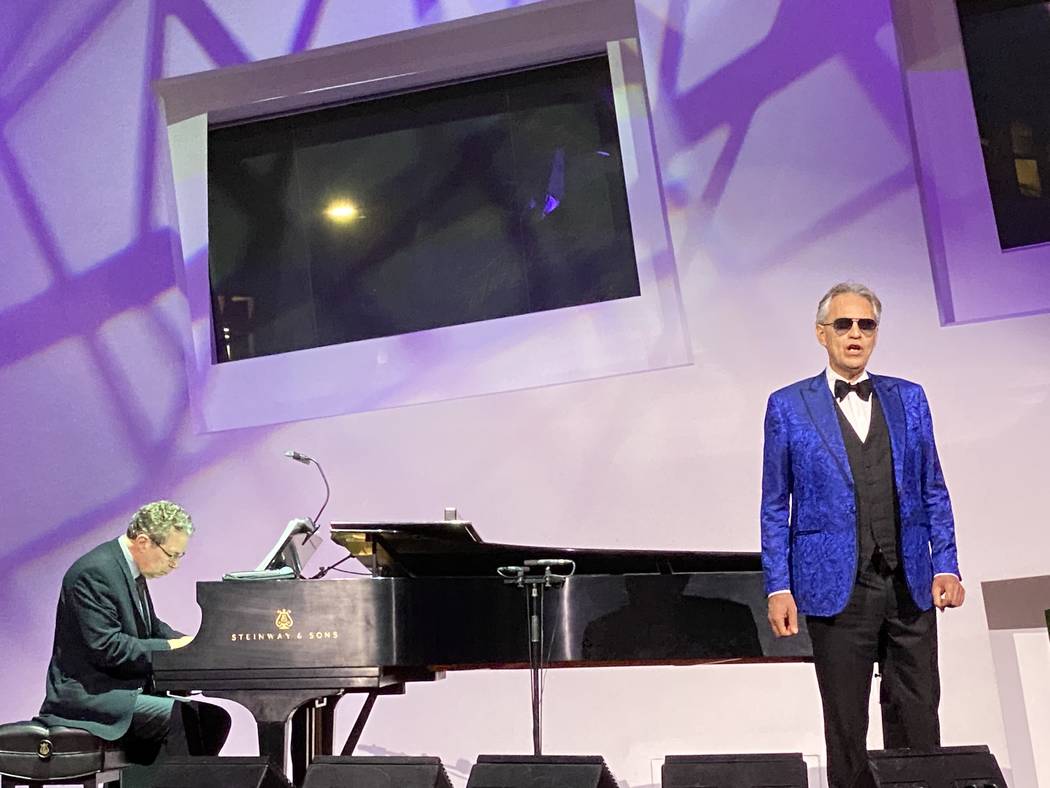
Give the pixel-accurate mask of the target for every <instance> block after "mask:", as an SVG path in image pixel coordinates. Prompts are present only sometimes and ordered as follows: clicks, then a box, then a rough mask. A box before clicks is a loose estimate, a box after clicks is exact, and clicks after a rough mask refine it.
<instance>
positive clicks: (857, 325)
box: [761, 282, 965, 788]
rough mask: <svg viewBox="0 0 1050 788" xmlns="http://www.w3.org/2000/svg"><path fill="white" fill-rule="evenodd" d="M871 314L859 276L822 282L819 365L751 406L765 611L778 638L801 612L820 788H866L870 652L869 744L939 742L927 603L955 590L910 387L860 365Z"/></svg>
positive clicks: (924, 425)
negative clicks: (823, 776) (822, 364)
mask: <svg viewBox="0 0 1050 788" xmlns="http://www.w3.org/2000/svg"><path fill="white" fill-rule="evenodd" d="M881 316H882V304H881V303H880V302H879V299H878V297H877V296H876V295H875V294H874V293H873V292H872V291H871V290H869V289H868V288H867V287H865V286H863V285H860V284H856V283H851V282H847V283H842V284H838V285H835V286H834V287H833V288H831V290H829V291H828V292H827V293H826V294H825V295H824V297H823V298H822V299H821V300H820V303H819V306H818V309H817V320H816V334H817V341H818V342H820V344H821V345H823V347H824V348H825V350H826V351H827V354H828V366H827V368H826V369H825V370H824V371H822V372H821V373H820V374H819V375H817V376H816V377H814V378H810V379H807V380H801V381H799V382H798V383H794V384H792V385H790V386H788V387H787V388H783V389H781V390H779V391H776V392H774V393H773V394H772V395H771V396H770V398H769V403H768V405H767V409H766V418H765V450H764V455H763V469H762V510H761V520H762V563H763V568H764V570H765V579H766V593H767V594H768V595H769V622H770V625H771V626H772V628H773V631H774V633H775V634H776V635H777V636H780V637H785V636H790V635H794V634H797V632H798V615H799V614H800V613H801V614H802V615H805V616H806V626H807V628H808V630H809V634H810V637H811V639H812V641H813V658H814V665H815V668H816V673H817V684H818V686H819V688H820V696H821V702H822V705H823V709H824V735H825V740H826V744H827V752H828V781H829V784H830V785H831V786H832V788H860V786H868V785H874V784H875V783H874V778H873V776H872V773H871V768H870V765H869V762H868V757H867V746H866V739H867V732H868V698H869V695H870V693H871V677H872V668H873V666H874V664H875V663H876V662H878V664H879V665H880V674H881V676H882V686H881V691H880V701H881V708H882V722H883V739H884V741H885V746H886V747H888V748H900V747H911V748H915V749H930V748H934V747H937V746H939V744H940V723H939V720H938V716H937V706H938V703H939V699H940V681H939V677H938V672H937V621H936V614H935V612H934V608H935V607H936V608H939V609H942V610H943V609H944V608H949V607H958V606H959V605H961V604H962V603H963V600H964V598H965V591H964V589H963V586H962V583H961V582H960V579H959V565H958V560H957V556H956V548H955V525H954V519H953V517H952V509H951V502H950V501H949V499H948V490H947V488H946V487H945V484H944V478H943V476H942V475H941V466H940V462H939V461H938V459H937V449H936V446H935V445H934V440H933V425H932V422H931V419H930V410H929V406H928V405H927V403H926V395H925V394H924V393H923V390H922V388H921V387H920V386H918V385H916V384H915V383H911V382H909V381H906V380H902V379H900V378H891V377H886V376H883V375H869V374H868V373H867V372H866V367H867V364H868V359H869V358H870V357H871V353H872V350H874V349H875V341H876V339H877V338H878V329H879V321H880V319H881Z"/></svg>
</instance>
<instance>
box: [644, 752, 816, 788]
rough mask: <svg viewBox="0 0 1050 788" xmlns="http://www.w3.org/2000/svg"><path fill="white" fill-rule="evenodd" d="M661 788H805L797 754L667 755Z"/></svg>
mask: <svg viewBox="0 0 1050 788" xmlns="http://www.w3.org/2000/svg"><path fill="white" fill-rule="evenodd" d="M661 784H662V785H663V788H808V786H809V778H807V776H806V762H805V761H804V760H802V753H800V752H775V753H754V754H749V755H668V756H667V758H665V759H664V767H663V771H662V772H661Z"/></svg>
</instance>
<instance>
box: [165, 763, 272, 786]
mask: <svg viewBox="0 0 1050 788" xmlns="http://www.w3.org/2000/svg"><path fill="white" fill-rule="evenodd" d="M150 785H151V788H292V784H291V783H290V782H288V779H287V778H286V777H285V776H284V775H283V774H281V773H280V772H279V771H277V769H275V768H274V767H273V764H272V763H270V760H269V758H222V757H216V758H204V757H196V756H186V757H179V758H169V759H168V760H166V761H164V763H162V764H158V765H157V766H156V768H155V771H154V777H153V781H152V782H151V783H150Z"/></svg>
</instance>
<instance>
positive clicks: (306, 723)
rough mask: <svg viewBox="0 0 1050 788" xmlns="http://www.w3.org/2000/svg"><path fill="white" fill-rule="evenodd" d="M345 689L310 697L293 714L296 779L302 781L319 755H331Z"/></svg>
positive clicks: (294, 776)
mask: <svg viewBox="0 0 1050 788" xmlns="http://www.w3.org/2000/svg"><path fill="white" fill-rule="evenodd" d="M341 697H342V693H338V694H335V695H326V696H325V697H323V698H317V699H314V700H311V701H307V702H306V703H305V704H303V705H302V706H300V707H299V708H298V709H296V710H295V713H294V714H293V715H292V731H291V756H292V782H293V783H295V784H296V785H300V784H302V781H303V780H304V779H306V770H307V769H308V768H309V767H310V764H311V763H312V762H313V760H314V758H316V757H317V756H318V755H331V754H332V743H333V740H334V738H335V705H336V704H337V703H338V702H339V699H340V698H341Z"/></svg>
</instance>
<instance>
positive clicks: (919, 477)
mask: <svg viewBox="0 0 1050 788" xmlns="http://www.w3.org/2000/svg"><path fill="white" fill-rule="evenodd" d="M870 377H871V379H872V383H873V386H874V389H875V393H876V396H878V399H879V403H880V404H881V405H882V411H883V413H884V414H885V416H886V426H887V427H888V429H889V433H890V445H891V448H892V452H893V477H894V482H895V483H896V487H897V498H898V503H899V512H900V537H899V542H898V550H899V553H900V557H901V562H902V564H903V567H904V575H905V577H906V579H907V581H908V589H909V591H910V592H911V596H912V598H913V599H914V600H915V604H917V605H918V606H919V608H920V609H921V610H928V609H929V608H930V607H932V606H933V598H932V596H931V593H930V588H931V586H932V584H933V576H934V574H935V573H947V572H950V573H952V574H956V575H958V574H959V562H958V558H957V555H956V548H955V521H954V519H953V517H952V507H951V502H950V500H949V498H948V490H947V488H946V487H945V484H944V477H943V475H942V474H941V464H940V461H939V460H938V458H937V447H936V445H935V444H934V440H933V422H932V421H931V418H930V408H929V405H928V404H927V402H926V395H925V393H924V392H923V390H922V387H921V386H919V385H917V384H915V383H912V382H910V381H907V380H903V379H901V378H891V377H886V376H884V375H870ZM836 407H837V405H836V404H835V398H834V396H833V395H832V393H831V390H830V389H829V387H828V383H827V378H826V377H825V375H824V373H823V372H821V373H820V374H819V375H817V376H816V377H815V378H809V379H807V380H801V381H799V382H798V383H794V384H792V385H790V386H788V387H786V388H783V389H781V390H779V391H776V392H774V393H773V394H772V395H770V397H769V403H768V405H767V407H766V421H765V450H764V453H763V465H762V510H761V521H762V565H763V568H764V570H765V579H766V592H767V593H772V592H773V591H779V590H783V589H790V590H791V592H792V593H793V594H794V597H795V602H796V604H797V605H798V609H799V612H801V613H804V614H806V615H814V616H830V615H834V614H836V613H838V612H840V611H841V610H842V609H843V608H844V607H845V606H846V602H847V601H848V600H849V597H850V593H851V592H852V590H853V583H854V580H855V579H856V575H857V553H858V548H857V512H856V495H855V492H854V487H853V474H852V471H851V470H850V465H849V458H848V457H847V455H846V444H845V443H844V442H843V440H842V429H841V427H840V426H839V420H838V416H837V415H836V413H835V409H836Z"/></svg>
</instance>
